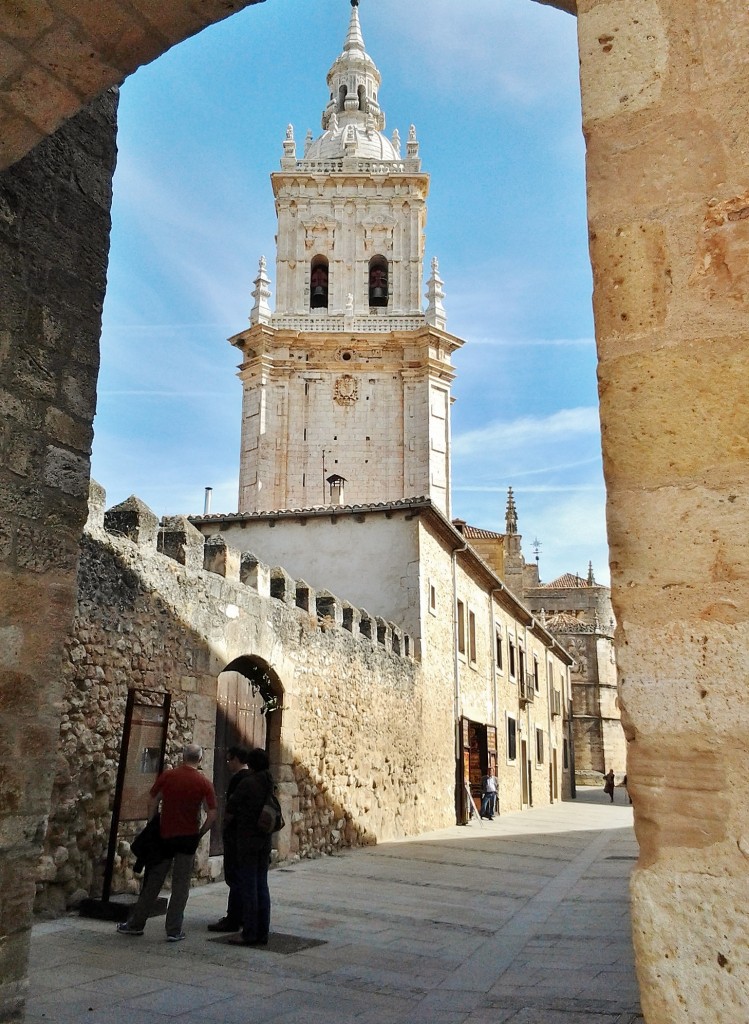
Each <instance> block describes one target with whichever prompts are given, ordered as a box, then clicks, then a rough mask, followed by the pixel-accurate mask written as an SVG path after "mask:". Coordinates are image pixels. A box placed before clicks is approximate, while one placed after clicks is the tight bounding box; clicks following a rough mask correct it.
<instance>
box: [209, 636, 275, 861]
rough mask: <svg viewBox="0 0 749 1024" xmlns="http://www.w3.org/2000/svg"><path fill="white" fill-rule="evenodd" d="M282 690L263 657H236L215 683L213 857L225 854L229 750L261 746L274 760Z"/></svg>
mask: <svg viewBox="0 0 749 1024" xmlns="http://www.w3.org/2000/svg"><path fill="white" fill-rule="evenodd" d="M282 696H283V687H282V685H281V683H280V680H279V679H278V676H277V675H276V673H275V672H274V671H273V669H272V668H271V667H270V665H268V663H267V662H266V661H264V660H263V659H262V658H259V657H256V656H253V655H247V656H242V657H240V658H235V659H234V661H231V662H230V663H229V664H228V665H227V666H226V668H225V669H224V670H223V672H221V673H220V674H219V677H218V680H217V683H216V731H215V737H214V750H213V785H214V788H215V790H216V798H217V801H218V808H219V814H218V818H217V821H216V824H215V825H214V827H213V829H212V830H211V856H212V857H213V856H220V855H221V854H222V853H223V843H222V838H221V822H222V821H223V815H224V803H225V800H226V789H227V786H228V784H229V779H230V777H231V776H230V773H229V769H228V767H227V763H226V753H227V751H228V749H229V747H231V746H234V745H242V746H245V747H250V748H252V747H262V748H263V749H264V750H265V751H267V753H268V755H269V757H271V760H273V755H272V752H271V743H272V741H273V740H274V738H275V739H276V740H277V738H278V736H279V735H280V731H281V723H280V719H281V714H282V709H281V703H282Z"/></svg>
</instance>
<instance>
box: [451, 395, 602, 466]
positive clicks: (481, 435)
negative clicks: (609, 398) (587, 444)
mask: <svg viewBox="0 0 749 1024" xmlns="http://www.w3.org/2000/svg"><path fill="white" fill-rule="evenodd" d="M599 431H600V424H599V419H598V409H597V408H596V407H595V406H589V407H585V408H579V409H560V410H559V411H558V412H554V413H552V414H551V415H550V416H521V417H520V418H518V419H515V420H510V421H504V420H494V421H493V422H491V423H488V424H487V425H486V426H485V427H481V428H480V429H478V430H469V431H466V433H464V434H459V435H458V436H457V437H455V438H453V445H452V447H453V454H454V455H455V456H468V455H471V454H473V453H475V452H481V451H484V452H485V451H488V450H491V448H492V447H493V448H495V449H496V450H499V451H501V450H503V449H505V448H508V447H520V446H522V445H525V444H531V443H535V442H539V441H543V442H549V441H551V440H553V439H558V438H560V437H561V438H566V439H572V438H573V437H576V436H579V435H583V434H587V435H597V434H598V433H599Z"/></svg>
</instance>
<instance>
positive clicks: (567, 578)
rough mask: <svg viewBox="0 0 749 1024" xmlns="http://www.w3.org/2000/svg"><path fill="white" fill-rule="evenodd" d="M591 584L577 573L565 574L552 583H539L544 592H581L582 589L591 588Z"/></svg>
mask: <svg viewBox="0 0 749 1024" xmlns="http://www.w3.org/2000/svg"><path fill="white" fill-rule="evenodd" d="M589 586H590V584H589V583H588V581H587V580H586V579H584V578H583V577H582V576H578V575H577V574H575V573H571V572H565V573H563V574H562V575H561V576H557V578H556V579H555V580H552V581H551V583H539V588H541V589H543V590H579V589H580V588H581V587H589Z"/></svg>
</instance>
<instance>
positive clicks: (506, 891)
mask: <svg viewBox="0 0 749 1024" xmlns="http://www.w3.org/2000/svg"><path fill="white" fill-rule="evenodd" d="M578 792H579V797H578V800H577V801H570V802H566V803H563V804H556V805H555V806H554V807H551V808H548V809H542V810H532V811H526V812H524V813H522V814H508V815H503V816H502V817H499V818H495V820H494V821H493V822H484V823H483V824H481V825H480V824H479V823H477V822H473V823H472V824H471V825H469V826H466V827H462V828H461V827H457V826H456V827H454V828H449V829H444V830H442V831H440V832H433V833H429V834H428V835H423V836H420V837H419V838H417V839H409V840H404V841H401V842H396V843H384V844H382V845H381V846H378V847H374V848H370V849H365V850H357V851H353V852H350V853H347V854H345V855H343V856H340V857H333V858H323V859H322V860H316V861H304V862H301V863H298V864H293V865H288V866H283V867H280V868H277V869H276V870H274V871H272V872H271V876H270V877H271V891H272V897H273V922H272V930H273V938H272V941H271V943H270V945H269V946H268V947H267V948H265V949H263V948H261V949H255V948H246V949H245V948H241V947H240V948H237V947H233V946H229V945H227V944H226V939H225V937H224V936H220V935H219V936H216V935H213V934H212V933H209V932H207V931H206V925H207V924H208V923H209V922H211V921H214V920H216V919H217V918H218V917H220V916H221V914H222V912H223V909H224V906H225V902H226V887H225V886H224V885H223V883H219V884H215V885H211V886H207V887H203V888H199V889H195V890H193V892H192V894H191V897H190V902H189V903H188V906H187V916H186V922H185V930H186V931H187V938H186V940H185V941H184V942H180V943H174V944H172V943H167V942H165V941H164V931H163V918H154V919H152V920H151V921H149V923H148V926H147V928H146V933H145V935H144V936H142V937H139V938H136V937H126V936H119V935H117V934H115V926H114V925H113V924H111V923H108V922H103V921H95V920H89V919H83V918H79V917H69V918H65V919H63V920H59V921H53V922H48V923H44V924H39V925H37V926H36V927H35V928H34V929H33V935H32V943H31V952H32V960H31V972H30V997H29V1002H28V1009H27V1016H26V1020H27V1022H39V1021H46V1022H54V1024H82V1022H84V1021H85V1022H86V1024H167V1022H186V1021H200V1022H201V1024H213V1022H221V1024H255V1022H263V1024H281V1022H283V1024H297V1022H299V1024H302V1022H304V1024H422V1022H423V1024H635V1022H642V1020H643V1018H642V1017H641V1016H640V1011H639V1002H638V992H637V983H636V981H635V976H634V969H633V954H632V944H631V939H630V930H629V910H628V899H627V891H628V890H627V886H628V878H629V874H630V871H631V869H632V867H633V866H634V863H635V859H636V856H637V846H636V843H635V839H634V833H633V831H632V812H631V808H630V807H629V806H625V804H624V802H623V801H624V793H623V790H617V792H616V799H617V803H616V804H615V805H614V806H611V805H610V803H609V801H608V797H605V796H604V794H603V792H601V791H598V790H595V791H592V790H585V789H583V790H581V791H578Z"/></svg>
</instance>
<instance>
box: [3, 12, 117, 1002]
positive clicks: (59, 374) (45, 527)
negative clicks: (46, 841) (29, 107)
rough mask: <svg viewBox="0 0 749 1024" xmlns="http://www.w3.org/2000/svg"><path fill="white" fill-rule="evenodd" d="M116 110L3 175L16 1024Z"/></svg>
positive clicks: (10, 955)
mask: <svg viewBox="0 0 749 1024" xmlns="http://www.w3.org/2000/svg"><path fill="white" fill-rule="evenodd" d="M15 13H16V17H17V18H20V20H21V21H22V20H23V18H22V17H20V16H19V15H18V10H17V9H16V12H15ZM0 45H2V44H0ZM115 111H116V97H115V96H114V94H112V93H108V94H106V95H104V96H102V97H101V99H100V100H98V101H97V102H96V103H94V104H93V105H92V106H91V107H90V108H89V109H87V110H85V111H83V112H81V113H80V114H78V115H77V116H76V117H75V118H73V119H72V120H71V121H70V122H69V123H68V124H67V125H65V127H64V129H62V130H60V131H59V132H57V133H56V134H55V135H54V136H52V137H50V138H49V139H47V140H46V141H45V142H44V143H43V144H42V145H40V146H39V147H38V148H37V149H36V150H35V151H34V152H33V153H32V154H30V155H29V156H27V157H26V158H25V159H23V160H21V161H20V162H19V163H17V164H16V165H15V166H14V167H12V168H11V169H10V170H8V171H5V172H4V173H3V174H2V176H0V374H1V375H2V388H0V752H1V755H2V762H3V770H2V773H1V774H0V816H2V822H1V823H0V854H1V859H0V889H1V890H2V892H3V898H2V900H0V1018H2V1019H13V1017H17V1016H19V1015H20V1013H21V1006H22V1001H23V994H24V991H25V981H24V973H25V961H26V955H27V948H28V937H29V926H30V915H31V906H32V901H33V894H34V872H35V866H36V861H37V859H38V856H39V851H40V847H41V842H42V836H43V830H44V822H45V819H46V814H47V810H48V808H49V794H50V789H51V786H52V776H53V773H54V754H53V751H54V747H55V742H56V737H57V734H58V732H59V714H60V698H61V692H62V688H61V685H60V672H59V663H60V658H61V656H62V651H63V645H64V641H65V636H66V633H67V631H68V628H69V625H70V619H71V616H72V614H73V608H74V605H75V574H76V564H77V560H78V543H79V539H80V532H81V529H82V527H83V523H84V521H85V518H86V498H87V495H88V474H89V453H90V450H91V438H92V420H93V415H94V408H95V405H96V394H95V392H96V375H97V371H98V341H99V333H100V330H101V309H102V303H103V299H104V288H105V278H106V263H107V247H108V242H109V207H110V202H111V179H112V173H113V169H114V160H115V148H114V133H115ZM0 122H2V123H3V125H4V124H5V121H4V120H3V114H2V113H0ZM0 136H2V132H1V131H0ZM2 141H3V142H4V141H5V139H4V138H3V139H2ZM84 225H85V230H84V228H83V227H82V226H84Z"/></svg>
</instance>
